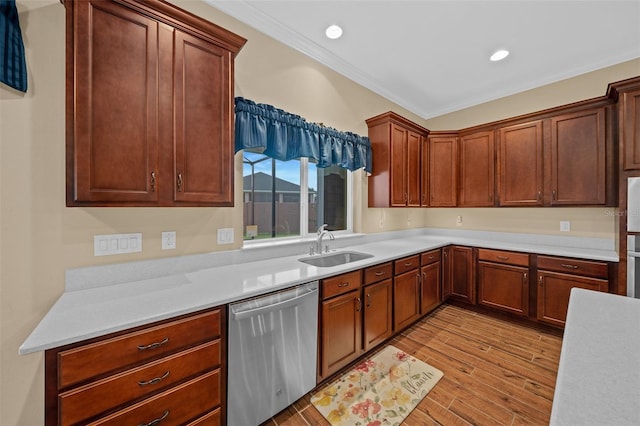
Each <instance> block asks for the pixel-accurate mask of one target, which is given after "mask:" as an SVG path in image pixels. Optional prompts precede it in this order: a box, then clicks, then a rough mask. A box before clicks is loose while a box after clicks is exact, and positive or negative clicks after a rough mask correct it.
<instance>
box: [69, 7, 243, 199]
mask: <svg viewBox="0 0 640 426" xmlns="http://www.w3.org/2000/svg"><path fill="white" fill-rule="evenodd" d="M64 4H65V7H66V16H67V19H66V20H67V32H66V34H67V35H66V37H67V47H66V51H67V53H66V55H67V56H66V62H67V65H66V72H67V84H66V99H67V101H66V116H67V128H66V133H67V142H66V161H67V177H66V178H67V205H68V206H232V205H233V134H232V130H233V126H232V123H233V61H234V58H235V55H236V54H237V53H238V52H239V51H240V49H241V48H242V46H243V45H244V43H245V42H246V40H245V39H243V38H242V37H239V36H237V35H235V34H233V33H231V32H229V31H227V30H225V29H223V28H220V27H218V26H217V25H215V24H212V23H211V22H208V21H205V20H203V19H201V18H198V17H196V16H194V15H191V14H189V13H187V12H185V11H183V10H181V9H179V8H177V7H175V6H173V5H170V4H168V3H165V2H163V1H156V2H146V1H139V0H117V1H105V0H87V1H72V0H66V1H65V2H64Z"/></svg>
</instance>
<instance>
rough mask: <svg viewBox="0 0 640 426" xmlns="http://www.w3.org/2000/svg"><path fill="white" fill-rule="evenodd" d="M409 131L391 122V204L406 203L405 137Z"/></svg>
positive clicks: (401, 204) (399, 204)
mask: <svg viewBox="0 0 640 426" xmlns="http://www.w3.org/2000/svg"><path fill="white" fill-rule="evenodd" d="M408 134H409V131H408V130H407V129H404V128H402V127H400V126H397V125H395V124H391V176H390V179H391V194H390V197H391V200H390V202H391V206H396V207H400V206H405V205H406V204H407V138H408Z"/></svg>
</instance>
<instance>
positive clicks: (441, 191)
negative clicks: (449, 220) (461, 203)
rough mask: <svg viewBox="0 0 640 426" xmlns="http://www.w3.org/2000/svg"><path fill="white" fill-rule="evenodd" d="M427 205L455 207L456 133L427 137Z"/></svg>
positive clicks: (456, 175) (456, 180)
mask: <svg viewBox="0 0 640 426" xmlns="http://www.w3.org/2000/svg"><path fill="white" fill-rule="evenodd" d="M428 146H429V167H428V171H427V173H429V205H430V206H432V207H455V206H456V204H457V193H458V137H457V133H438V132H433V133H432V134H431V135H430V136H429V143H428Z"/></svg>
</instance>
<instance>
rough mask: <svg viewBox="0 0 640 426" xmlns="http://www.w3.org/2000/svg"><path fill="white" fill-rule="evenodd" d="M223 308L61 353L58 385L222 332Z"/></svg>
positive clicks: (192, 343) (172, 349)
mask: <svg viewBox="0 0 640 426" xmlns="http://www.w3.org/2000/svg"><path fill="white" fill-rule="evenodd" d="M221 315H223V314H222V313H221V310H220V309H216V310H214V311H210V312H205V313H203V314H200V315H195V316H190V317H187V318H183V319H179V320H176V321H172V322H168V323H165V324H161V325H158V326H155V327H151V328H145V329H144V330H141V331H138V332H133V333H128V334H124V335H121V336H117V337H114V338H111V339H107V340H103V341H99V342H96V343H91V344H88V345H84V346H80V347H77V348H74V349H69V350H65V351H61V352H60V353H58V389H62V388H65V387H67V386H69V385H73V384H76V383H80V382H82V381H85V380H88V379H90V378H92V377H97V376H100V375H104V374H107V373H109V372H111V371H117V370H123V369H125V368H126V367H127V366H129V365H131V366H133V365H136V364H140V363H142V362H144V361H147V360H150V359H153V358H159V357H160V356H162V355H164V354H169V353H173V352H176V351H178V350H181V349H185V348H187V347H190V346H193V345H196V344H199V343H203V342H206V341H208V340H213V339H215V338H217V337H218V336H220V330H221V325H220V324H221V323H220V321H221Z"/></svg>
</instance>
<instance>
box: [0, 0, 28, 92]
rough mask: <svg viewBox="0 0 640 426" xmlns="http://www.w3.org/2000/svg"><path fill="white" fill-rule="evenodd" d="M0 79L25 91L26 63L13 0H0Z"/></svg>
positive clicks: (16, 10)
mask: <svg viewBox="0 0 640 426" xmlns="http://www.w3.org/2000/svg"><path fill="white" fill-rule="evenodd" d="M0 81H1V82H3V83H5V84H7V85H9V86H11V87H13V88H14V89H17V90H20V91H21V92H26V91H27V65H26V60H25V57H24V44H23V42H22V32H21V31H20V22H19V21H18V9H17V8H16V2H15V0H0Z"/></svg>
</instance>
